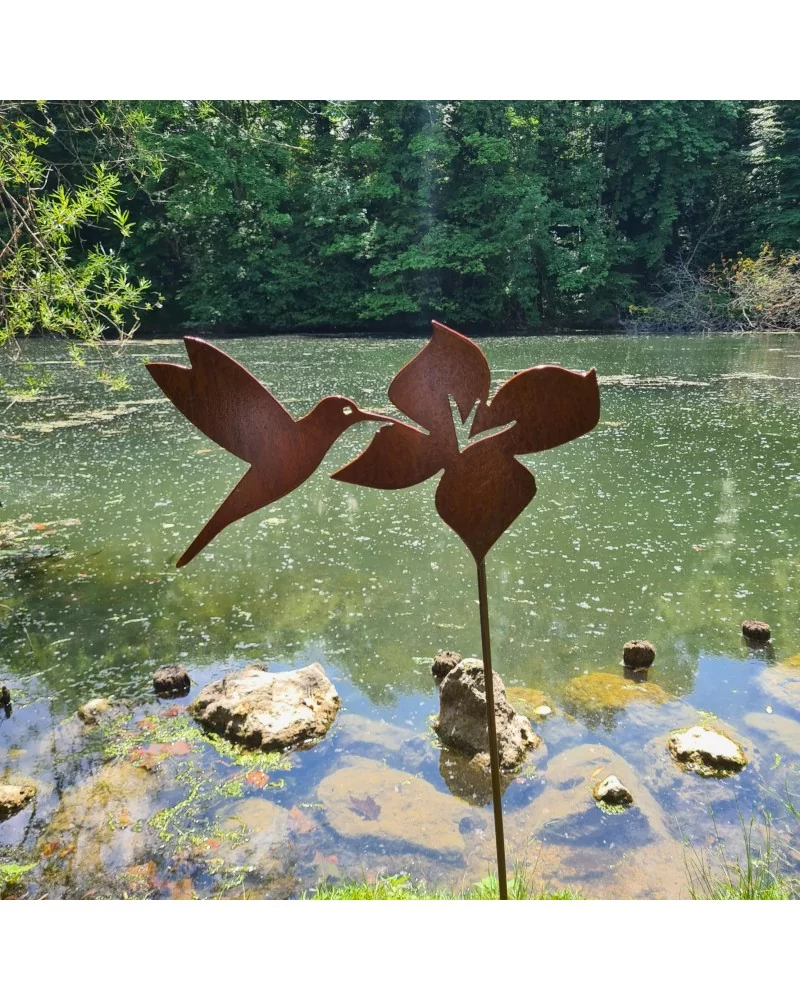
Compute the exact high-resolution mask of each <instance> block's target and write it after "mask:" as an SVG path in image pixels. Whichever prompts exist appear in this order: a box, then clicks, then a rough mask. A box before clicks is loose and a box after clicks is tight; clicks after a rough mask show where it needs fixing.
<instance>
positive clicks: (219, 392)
mask: <svg viewBox="0 0 800 1000" xmlns="http://www.w3.org/2000/svg"><path fill="white" fill-rule="evenodd" d="M183 342H184V344H185V345H186V353H187V354H188V355H189V360H190V361H191V363H192V364H191V367H187V366H186V365H173V364H167V363H165V362H162V361H153V362H151V363H150V364H148V365H147V370H148V371H149V372H150V374H151V375H152V376H153V378H154V379H155V381H156V382H157V383H158V386H159V388H160V389H161V391H162V392H163V393H164V395H165V396H167V397H169V399H170V400H172V402H173V403H174V404H175V406H176V407H177V408H178V409H179V410H180V411H181V413H182V414H183V415H184V416H185V417H187V418H188V419H189V420H191V422H192V423H193V424H194V425H195V427H197V429H198V430H201V431H202V432H203V433H204V434H205V435H206V437H209V438H211V440H212V441H214V442H215V443H216V444H218V445H220V446H221V447H222V448H225V449H226V450H227V451H229V452H231V454H233V455H236V457H237V458H241V459H242V460H243V461H245V462H250V463H251V464H253V463H254V462H257V461H258V460H259V458H261V457H262V456H263V455H264V453H265V450H268V448H269V444H270V442H272V441H275V440H276V438H280V437H281V436H282V435H284V434H286V433H288V432H289V431H290V428H291V425H292V424H294V420H293V418H292V416H291V414H290V413H289V412H288V410H286V409H284V407H283V406H282V405H281V404H280V403H279V402H278V400H277V399H276V398H275V397H274V396H273V395H272V393H271V392H270V391H269V389H267V388H266V387H265V386H263V385H262V384H261V383H260V382H259V381H258V379H257V378H254V377H253V376H252V375H251V374H250V372H249V371H247V369H246V368H243V367H242V366H241V365H240V364H239V363H238V362H237V361H234V360H233V358H232V357H231V356H230V355H228V354H226V353H225V352H224V351H221V350H220V349H219V348H218V347H214V346H213V345H212V344H209V343H208V342H207V341H205V340H201V339H200V338H199V337H184V338H183Z"/></svg>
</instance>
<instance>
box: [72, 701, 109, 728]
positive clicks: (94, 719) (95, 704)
mask: <svg viewBox="0 0 800 1000" xmlns="http://www.w3.org/2000/svg"><path fill="white" fill-rule="evenodd" d="M112 708H113V706H112V704H111V702H110V701H109V700H108V699H107V698H92V699H91V701H87V702H86V704H85V705H81V707H80V708H79V709H78V713H77V714H78V718H79V719H80V720H81V722H82V723H83V724H84V725H85V726H96V725H97V723H98V722H99V721H100V718H101V716H103V715H106V714H107V713H108V712H110V711H111V710H112Z"/></svg>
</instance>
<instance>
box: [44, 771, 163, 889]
mask: <svg viewBox="0 0 800 1000" xmlns="http://www.w3.org/2000/svg"><path fill="white" fill-rule="evenodd" d="M155 791H156V782H155V779H154V778H153V777H152V776H151V775H150V774H149V773H148V772H147V771H146V770H144V769H143V768H141V767H136V766H135V765H133V764H129V763H128V762H127V761H117V762H115V763H112V764H106V765H104V766H103V767H102V768H100V770H99V771H98V772H97V774H95V775H93V776H92V777H91V778H89V779H88V780H87V781H85V782H84V783H83V784H82V785H78V786H77V787H75V788H72V789H70V790H69V791H68V792H66V793H65V794H64V797H63V798H62V800H61V803H60V805H59V807H58V809H57V810H56V812H55V813H54V814H53V817H52V819H51V820H50V823H49V824H48V826H47V829H46V830H45V832H44V834H43V835H42V838H41V840H40V841H39V847H40V849H41V850H42V851H43V852H44V853H45V854H48V855H49V854H53V855H54V856H63V857H66V859H67V860H66V862H65V863H66V864H67V865H68V866H69V867H70V870H71V871H72V872H74V873H76V874H78V875H80V876H83V877H95V876H104V875H105V874H106V873H107V872H109V871H112V870H114V869H116V868H122V867H125V866H128V865H133V864H136V863H138V862H139V861H140V860H141V857H142V855H143V852H144V849H145V833H144V823H145V821H146V820H148V819H149V818H150V817H151V816H152V814H153V812H154V794H155Z"/></svg>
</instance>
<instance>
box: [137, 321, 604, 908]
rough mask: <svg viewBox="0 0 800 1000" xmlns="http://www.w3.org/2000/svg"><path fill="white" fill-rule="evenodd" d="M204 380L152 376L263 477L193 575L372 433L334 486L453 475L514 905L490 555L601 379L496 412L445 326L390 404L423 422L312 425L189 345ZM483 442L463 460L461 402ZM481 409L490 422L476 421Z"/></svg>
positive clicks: (502, 402)
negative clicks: (531, 466)
mask: <svg viewBox="0 0 800 1000" xmlns="http://www.w3.org/2000/svg"><path fill="white" fill-rule="evenodd" d="M184 339H185V343H186V350H187V352H188V354H189V359H190V360H191V362H192V367H191V368H186V367H184V366H182V365H173V364H165V363H161V362H154V363H152V364H149V365H148V366H147V367H148V369H149V370H150V374H151V375H152V376H153V378H154V379H155V380H156V382H157V383H158V384H159V386H160V387H161V389H162V390H163V391H164V393H165V394H166V395H167V396H168V397H169V398H170V399H171V400H172V402H173V403H174V404H175V405H176V406H177V408H178V409H179V410H180V411H181V412H182V413H183V414H184V416H186V417H188V418H189V420H191V422H192V423H193V424H194V425H195V426H196V427H198V428H199V429H200V430H201V431H203V433H204V434H206V435H207V436H208V437H210V438H211V440H212V441H215V442H216V443H217V444H219V445H221V446H222V447H223V448H225V449H227V450H228V451H230V452H231V453H232V454H234V455H236V456H237V457H239V458H241V459H243V460H244V461H246V462H249V463H250V468H249V469H248V471H247V472H246V473H245V475H244V476H243V477H242V479H241V480H240V481H239V483H238V484H237V485H236V486H235V487H234V489H233V491H232V492H231V493H230V494H229V495H228V497H227V498H226V499H225V500H224V501H223V503H222V505H221V506H220V507H219V509H218V510H217V511H216V513H215V514H214V515H213V517H212V518H211V520H210V521H209V522H208V523H207V524H206V525H205V527H204V528H203V529H202V531H201V532H200V534H199V535H198V536H197V538H196V539H195V540H194V541H193V542H192V544H191V545H190V546H189V548H188V549H187V550H186V552H185V553H184V554H183V555H182V556H181V558H180V560H179V561H178V566H184V565H185V564H186V563H188V562H189V561H190V560H191V559H193V558H194V557H195V556H196V555H197V553H198V552H200V550H201V549H203V548H204V547H205V546H206V545H207V544H208V543H209V542H210V541H211V540H212V539H213V538H214V537H215V536H216V535H217V534H218V533H219V532H220V531H221V530H222V529H223V528H224V527H226V526H227V525H228V524H231V523H232V522H233V521H236V520H238V519H239V518H241V517H244V516H245V515H246V514H249V513H251V512H252V511H254V510H258V509H259V508H260V507H264V506H266V505H267V504H270V503H272V502H273V501H275V500H278V499H280V498H281V497H283V496H286V495H287V494H288V493H290V492H291V491H292V490H294V489H296V488H297V487H298V486H300V484H301V483H303V482H304V481H305V480H306V479H307V478H308V477H309V476H310V475H311V474H312V473H313V472H314V470H315V469H316V468H317V466H318V465H319V464H320V462H321V461H322V459H323V457H324V456H325V454H326V452H327V451H328V449H329V448H330V447H331V445H332V444H333V443H334V441H335V440H336V438H337V437H338V436H339V435H340V434H341V433H342V432H343V431H344V430H346V429H347V428H348V427H350V426H352V425H353V424H355V423H358V422H359V421H363V420H374V421H380V422H381V423H382V424H383V426H382V427H380V428H379V429H378V430H377V432H376V434H375V436H374V437H373V439H372V441H371V442H370V444H369V445H368V446H367V448H366V449H365V450H364V451H363V452H362V453H361V454H360V455H359V456H358V457H357V458H355V459H354V460H353V461H352V462H350V463H349V464H348V465H346V466H344V468H342V469H339V470H338V472H335V473H334V474H333V477H332V478H334V479H338V480H339V481H340V482H346V483H352V484H354V485H357V486H371V487H373V488H376V489H384V490H394V489H403V488H405V487H408V486H415V485H416V484H417V483H421V482H423V481H424V480H426V479H429V478H430V477H431V476H434V475H436V474H437V473H439V472H441V471H442V470H444V474H443V475H442V478H441V480H440V481H439V486H438V487H437V490H436V509H437V511H438V512H439V515H440V517H441V518H442V520H443V521H444V522H445V523H446V524H447V525H449V526H450V527H451V528H452V529H453V531H455V532H456V534H457V535H458V536H459V537H460V538H461V539H462V541H463V542H464V543H465V545H466V546H467V548H468V549H469V550H470V552H471V553H472V556H473V558H474V559H475V564H476V567H477V575H478V602H479V606H480V625H481V645H482V650H483V664H484V680H485V688H486V710H487V728H488V743H489V757H490V764H491V776H492V799H493V806H494V823H495V839H496V844H497V868H498V881H499V888H500V898H501V899H507V898H508V889H507V880H506V865H505V846H504V839H503V812H502V801H501V788H500V763H499V755H498V748H497V732H496V726H495V712H494V684H493V678H492V653H491V643H490V638H489V605H488V600H487V596H486V563H485V558H486V554H487V553H488V551H489V549H490V548H491V547H492V546H493V545H494V543H495V542H496V541H497V539H498V538H500V536H501V535H502V534H503V532H504V531H505V530H506V528H508V526H509V525H510V524H511V523H512V522H513V521H514V520H515V519H516V518H517V516H518V515H519V514H520V513H521V512H522V511H523V510H524V509H525V507H527V505H528V504H529V503H530V501H531V500H532V499H533V497H534V495H535V494H536V482H535V480H534V478H533V476H532V475H531V473H530V472H529V471H528V470H527V469H526V468H525V467H524V466H523V465H521V464H520V463H519V462H518V461H517V459H516V456H518V455H527V454H532V453H534V452H538V451H544V450H545V449H548V448H554V447H556V446H557V445H561V444H565V443H566V442H568V441H572V440H574V439H575V438H577V437H580V436H581V435H582V434H586V433H587V432H588V431H590V430H591V429H592V428H593V427H594V426H595V425H596V424H597V421H598V419H599V416H600V397H599V393H598V388H597V378H596V375H595V372H594V370H592V371H589V372H574V371H570V370H568V369H566V368H560V367H558V366H557V365H538V366H537V367H535V368H528V369H526V370H525V371H521V372H518V373H517V374H515V375H514V376H513V377H512V378H510V379H509V380H508V381H507V382H505V383H504V384H503V385H501V386H500V388H499V389H498V390H497V391H496V392H495V393H494V396H493V397H492V399H491V400H490V399H489V392H490V386H491V375H490V371H489V365H488V362H487V361H486V358H485V357H484V355H483V352H482V351H481V349H480V348H479V347H478V345H477V344H475V343H473V341H471V340H469V339H468V338H467V337H464V336H462V335H461V334H460V333H456V331H455V330H450V329H448V327H446V326H443V325H442V324H441V323H436V322H434V323H433V335H432V337H431V339H430V341H429V342H428V343H427V344H426V345H425V347H423V348H422V350H421V351H420V352H419V353H418V354H417V355H416V356H415V357H414V358H412V359H411V361H409V362H408V364H407V365H405V367H403V368H402V369H401V370H400V371H399V372H398V374H397V375H396V376H395V377H394V379H393V380H392V383H391V385H390V386H389V399H390V401H391V402H392V403H393V404H394V405H395V406H396V407H397V409H398V410H400V411H401V412H402V413H404V414H405V415H406V416H407V417H410V418H411V420H413V421H414V422H415V423H416V424H417V426H416V427H414V426H411V425H410V424H406V423H404V422H402V421H400V420H396V419H395V418H393V417H388V416H385V415H383V414H377V413H370V412H368V411H364V410H360V409H359V408H358V406H356V404H355V403H353V402H352V401H351V400H349V399H346V398H345V397H343V396H328V397H326V398H325V399H323V400H321V401H320V402H319V403H317V405H316V406H315V407H314V408H313V409H312V410H311V411H310V413H308V414H306V416H304V417H302V418H301V419H299V420H294V419H293V418H292V417H291V416H290V414H289V413H288V412H287V411H286V410H285V409H284V408H283V406H281V404H280V403H279V402H278V400H277V399H275V397H274V396H273V395H272V394H271V393H270V392H269V391H268V390H267V389H266V388H264V386H263V385H261V383H260V382H258V380H257V379H255V378H254V377H253V376H252V375H251V374H250V373H249V372H248V371H246V370H245V369H244V368H242V366H241V365H239V364H237V362H235V361H234V360H233V359H232V358H230V357H229V356H228V355H227V354H225V353H224V352H222V351H220V350H218V349H217V348H216V347H213V346H212V345H211V344H208V343H206V342H205V341H203V340H200V339H198V338H195V337H186V338H184ZM451 397H452V399H453V400H454V401H455V405H456V407H457V409H458V413H459V415H460V417H461V421H462V423H464V422H465V421H466V420H467V418H468V417H469V415H470V414H471V413H472V412H473V410H475V416H474V419H473V421H472V424H471V426H470V429H469V437H470V438H474V437H476V436H477V435H481V434H483V432H486V431H493V433H491V434H487V435H485V436H483V437H479V438H477V439H476V440H475V441H474V442H472V443H471V444H469V445H468V446H467V447H466V448H464V449H463V451H462V450H460V449H459V443H458V437H457V434H456V427H455V424H454V422H453V412H452V409H451V403H450V400H451ZM476 404H477V409H475V407H476Z"/></svg>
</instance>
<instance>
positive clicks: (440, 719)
mask: <svg viewBox="0 0 800 1000" xmlns="http://www.w3.org/2000/svg"><path fill="white" fill-rule="evenodd" d="M493 692H494V709H495V721H496V726H497V746H498V752H499V756H500V767H501V768H504V769H513V768H515V767H518V766H519V765H520V764H522V762H523V761H524V760H525V757H526V755H527V754H528V752H529V751H530V750H534V749H535V748H536V747H538V746H539V744H540V743H541V737H539V736H537V735H536V734H535V733H534V731H533V730H532V729H531V724H530V722H529V721H528V720H527V719H526V718H525V716H524V715H519V714H518V713H517V712H515V711H514V709H513V708H512V707H511V705H510V704H509V702H508V699H507V698H506V689H505V686H504V685H503V682H502V680H501V679H500V677H499V676H498V674H496V673H494V672H493ZM433 728H434V731H435V732H436V735H437V736H438V737H439V739H440V740H441V741H442V743H444V745H445V746H447V747H450V748H451V749H453V750H460V751H461V752H463V753H467V754H469V756H471V757H472V756H474V755H475V754H477V753H486V752H488V750H489V733H488V727H487V711H486V686H485V678H484V669H483V663H482V661H481V660H462V661H461V662H460V663H459V664H458V665H457V666H455V667H454V668H453V669H452V670H451V671H450V672H449V673H448V674H447V675H446V677H445V678H444V680H443V681H442V684H441V686H440V688H439V715H438V716H437V717H436V719H435V720H434V722H433Z"/></svg>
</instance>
